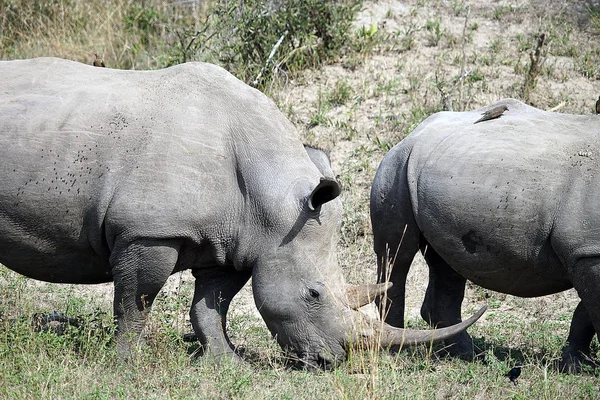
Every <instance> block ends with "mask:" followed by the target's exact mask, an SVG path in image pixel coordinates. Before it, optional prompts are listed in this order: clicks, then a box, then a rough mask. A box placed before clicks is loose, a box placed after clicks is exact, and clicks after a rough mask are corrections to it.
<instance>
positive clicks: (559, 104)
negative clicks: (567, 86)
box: [547, 101, 567, 112]
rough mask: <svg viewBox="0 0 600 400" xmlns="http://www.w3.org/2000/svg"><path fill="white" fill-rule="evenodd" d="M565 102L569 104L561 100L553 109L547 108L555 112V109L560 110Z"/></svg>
mask: <svg viewBox="0 0 600 400" xmlns="http://www.w3.org/2000/svg"><path fill="white" fill-rule="evenodd" d="M565 104H567V103H565V102H564V101H561V102H560V103H558V105H556V106H554V107H552V108H551V109H549V110H547V111H548V112H555V111H558V110H560V109H561V108H563V107H564V106H565Z"/></svg>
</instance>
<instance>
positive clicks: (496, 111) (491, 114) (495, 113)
mask: <svg viewBox="0 0 600 400" xmlns="http://www.w3.org/2000/svg"><path fill="white" fill-rule="evenodd" d="M504 111H508V107H507V106H498V107H494V108H492V109H491V110H487V111H486V112H483V113H481V115H483V117H481V118H479V119H478V120H477V121H475V122H474V123H475V124H476V123H478V122H482V121H487V120H490V119H495V118H499V117H500V116H501V115H502V114H504Z"/></svg>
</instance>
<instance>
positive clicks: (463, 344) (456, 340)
mask: <svg viewBox="0 0 600 400" xmlns="http://www.w3.org/2000/svg"><path fill="white" fill-rule="evenodd" d="M477 350H478V349H476V348H475V346H474V344H473V339H471V336H469V334H468V333H466V332H462V333H459V334H457V335H456V336H454V337H453V338H451V339H447V340H445V341H444V348H443V349H442V352H445V353H446V354H448V355H449V356H451V357H456V358H460V359H461V360H465V361H473V360H474V359H475V358H476V355H477V354H478V353H479V351H477Z"/></svg>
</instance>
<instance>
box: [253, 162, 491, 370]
mask: <svg viewBox="0 0 600 400" xmlns="http://www.w3.org/2000/svg"><path fill="white" fill-rule="evenodd" d="M309 154H310V153H309ZM311 158H312V159H313V162H315V159H314V158H313V157H311ZM317 166H318V167H319V169H320V170H321V172H325V173H324V175H325V177H321V178H320V181H319V182H318V183H316V182H315V183H314V184H313V185H314V186H312V187H311V182H310V181H300V182H297V183H296V184H295V185H294V188H293V190H289V191H288V193H287V194H288V196H289V197H288V198H287V199H283V198H282V199H280V200H279V201H278V202H277V204H279V205H280V206H281V208H279V209H278V210H276V211H275V212H274V213H273V214H272V215H275V216H277V217H276V218H275V219H276V220H277V222H276V223H275V224H273V225H272V227H271V229H272V230H271V231H270V233H269V237H263V238H262V240H261V242H262V243H263V244H264V243H270V245H269V249H268V250H267V251H264V252H263V254H261V256H260V257H259V258H258V259H257V261H256V264H255V266H254V268H253V273H252V287H253V293H254V299H255V303H256V306H257V308H258V310H259V311H260V313H261V315H262V317H263V319H264V321H265V323H266V325H267V327H268V328H269V330H270V331H271V333H272V334H273V336H274V337H275V338H276V340H277V341H278V343H279V344H280V345H281V347H282V348H283V349H284V350H286V352H287V353H288V354H290V356H291V358H292V359H294V360H296V361H297V363H298V364H301V365H304V366H307V367H309V368H317V367H319V368H326V369H328V368H331V367H334V366H335V365H337V364H338V363H339V362H340V361H342V360H344V359H345V358H346V355H347V352H348V350H349V349H350V347H352V346H364V345H365V342H368V343H369V344H372V343H374V342H377V343H378V344H379V345H381V346H382V347H388V346H391V345H402V344H417V343H428V342H431V341H432V340H442V339H444V338H447V337H450V336H452V335H454V334H456V333H458V332H461V331H464V330H465V329H466V327H467V326H469V325H470V324H472V323H473V322H475V321H476V320H477V318H479V316H481V314H482V313H483V311H484V309H482V310H480V311H479V312H478V313H477V315H475V316H474V317H472V318H471V319H469V320H468V321H465V322H462V323H460V324H457V325H455V326H452V327H449V328H444V329H437V330H430V331H414V330H405V329H399V328H394V327H392V326H390V325H387V324H385V323H382V322H380V321H371V320H370V319H369V318H367V317H366V316H364V315H363V314H362V313H360V312H359V311H357V309H358V308H359V307H361V306H363V305H366V304H368V303H369V302H371V301H372V300H373V299H375V297H377V296H378V295H382V294H383V293H384V292H385V291H386V290H387V288H388V287H389V286H391V284H379V285H362V286H349V285H347V284H346V282H345V279H344V277H343V274H342V269H341V268H340V266H339V264H338V260H337V252H336V246H337V242H338V232H339V231H340V225H341V213H342V206H341V202H340V199H339V197H338V196H339V194H340V192H341V189H340V186H339V184H338V183H337V182H336V181H335V180H334V179H333V178H332V176H333V174H332V173H331V172H330V170H328V169H327V168H328V166H326V167H327V168H326V167H325V166H323V165H319V164H317ZM284 204H296V209H295V210H293V211H290V210H289V209H285V207H284V206H283V205H284ZM290 227H291V229H290ZM274 231H275V232H276V231H279V233H278V234H273V232H274ZM273 237H277V238H280V239H279V240H278V241H276V242H274V241H272V238H273ZM263 250H264V248H263Z"/></svg>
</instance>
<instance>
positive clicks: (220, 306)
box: [190, 267, 252, 361]
mask: <svg viewBox="0 0 600 400" xmlns="http://www.w3.org/2000/svg"><path fill="white" fill-rule="evenodd" d="M193 274H194V277H195V278H196V287H195V291H194V300H193V302H192V308H191V310H190V319H191V322H192V326H193V327H194V332H195V333H196V336H197V337H198V340H199V341H200V344H202V347H203V348H204V351H205V354H206V352H209V353H210V354H212V356H213V357H214V358H215V360H216V361H219V359H222V358H223V357H228V358H232V359H237V358H238V356H237V355H236V354H235V350H234V346H233V345H232V344H231V341H230V340H229V337H228V336H227V332H226V316H227V311H228V310H229V304H230V303H231V300H232V299H233V297H234V296H235V295H236V294H237V293H238V292H239V291H240V289H241V288H242V287H243V286H244V285H245V284H246V282H248V280H249V279H250V276H251V275H252V271H237V270H235V269H234V268H233V267H220V268H214V269H211V270H207V269H198V270H195V271H193Z"/></svg>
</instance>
